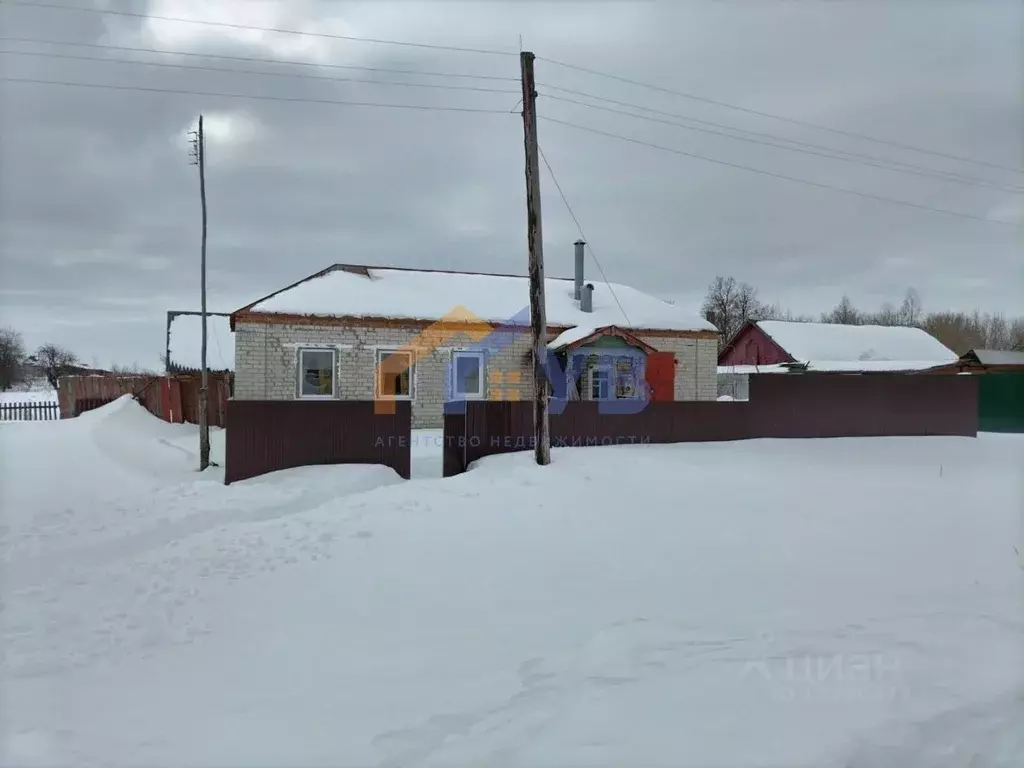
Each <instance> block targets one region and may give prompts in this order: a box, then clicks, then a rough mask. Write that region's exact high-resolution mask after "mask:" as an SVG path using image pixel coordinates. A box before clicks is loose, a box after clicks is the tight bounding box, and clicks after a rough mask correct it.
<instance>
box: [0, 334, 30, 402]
mask: <svg viewBox="0 0 1024 768" xmlns="http://www.w3.org/2000/svg"><path fill="white" fill-rule="evenodd" d="M24 363H25V342H24V341H23V340H22V338H21V334H20V333H18V332H17V331H16V330H14V329H13V328H0V391H3V390H7V389H10V388H11V386H12V385H14V384H17V383H18V382H19V381H21V378H22V372H23V368H22V366H23V365H24Z"/></svg>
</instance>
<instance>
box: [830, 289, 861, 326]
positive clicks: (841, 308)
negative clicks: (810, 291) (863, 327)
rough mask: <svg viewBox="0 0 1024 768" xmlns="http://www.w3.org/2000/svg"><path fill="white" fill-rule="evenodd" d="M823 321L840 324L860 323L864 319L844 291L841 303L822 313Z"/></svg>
mask: <svg viewBox="0 0 1024 768" xmlns="http://www.w3.org/2000/svg"><path fill="white" fill-rule="evenodd" d="M821 322H823V323H837V324H839V325H860V324H861V322H862V321H861V314H860V312H858V311H857V308H856V307H855V306H853V302H852V301H850V297H849V296H847V295H846V294H845V293H844V294H843V298H841V299H840V300H839V303H838V304H836V305H835V307H833V308H832V310H831V311H829V312H825V313H823V314H822V316H821Z"/></svg>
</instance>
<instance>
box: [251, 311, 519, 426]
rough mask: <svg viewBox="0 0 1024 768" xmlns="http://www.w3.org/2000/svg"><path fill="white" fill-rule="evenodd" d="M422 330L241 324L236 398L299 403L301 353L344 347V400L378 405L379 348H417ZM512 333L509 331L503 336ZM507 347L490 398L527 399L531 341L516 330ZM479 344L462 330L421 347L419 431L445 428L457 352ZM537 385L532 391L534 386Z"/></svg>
mask: <svg viewBox="0 0 1024 768" xmlns="http://www.w3.org/2000/svg"><path fill="white" fill-rule="evenodd" d="M421 333H422V329H421V328H419V327H408V328H405V327H401V326H393V327H346V326H315V325H305V324H303V325H292V324H279V325H276V324H263V323H238V324H236V326H235V394H234V397H235V399H237V400H292V399H295V397H296V393H297V362H298V350H299V349H300V348H308V347H318V346H321V347H328V348H334V349H336V350H337V353H338V354H337V360H338V370H337V371H336V372H335V377H336V381H337V389H338V393H337V394H338V398H339V399H342V400H372V399H373V397H374V367H375V364H376V350H377V349H378V348H386V349H394V348H399V347H403V346H405V345H407V344H414V343H415V340H416V339H417V337H419V336H420V334H421ZM502 333H504V332H502ZM501 344H502V347H501V349H500V350H498V351H496V352H493V353H489V354H488V356H487V371H486V385H487V390H488V396H489V397H492V398H493V399H498V400H506V399H508V400H515V399H519V398H520V397H522V398H526V397H528V396H529V395H528V394H527V393H528V392H531V391H532V380H531V376H532V373H531V368H530V358H529V352H530V337H529V334H526V333H509V335H508V336H506V337H505V338H504V339H502V340H501ZM472 346H473V340H472V339H471V338H470V337H469V335H468V334H465V333H458V334H455V335H453V337H452V338H451V339H450V340H446V342H445V344H444V345H443V346H439V347H438V348H436V349H433V350H429V349H426V342H425V341H424V346H423V347H422V348H420V350H419V352H418V355H417V360H416V365H415V368H414V371H413V377H414V384H413V388H414V394H415V398H414V400H413V404H412V424H413V428H415V429H420V428H439V427H441V426H442V424H443V421H444V412H443V411H444V400H445V398H446V390H447V381H446V377H447V376H448V371H449V363H450V361H451V352H452V350H453V349H459V348H469V347H472ZM526 387H529V389H526Z"/></svg>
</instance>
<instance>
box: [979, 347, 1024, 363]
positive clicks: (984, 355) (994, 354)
mask: <svg viewBox="0 0 1024 768" xmlns="http://www.w3.org/2000/svg"><path fill="white" fill-rule="evenodd" d="M971 354H973V355H974V356H975V357H976V358H978V362H979V363H981V364H982V365H1024V352H1015V351H1011V350H1007V349H972V350H971Z"/></svg>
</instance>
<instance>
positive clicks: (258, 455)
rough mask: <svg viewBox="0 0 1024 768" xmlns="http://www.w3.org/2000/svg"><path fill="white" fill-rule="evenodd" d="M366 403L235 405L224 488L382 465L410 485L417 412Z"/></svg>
mask: <svg viewBox="0 0 1024 768" xmlns="http://www.w3.org/2000/svg"><path fill="white" fill-rule="evenodd" d="M395 405H396V408H395V412H394V413H393V414H376V413H374V403H373V402H372V401H362V400H359V401H357V400H324V401H301V400H231V401H230V402H229V403H228V409H227V413H228V428H227V435H226V439H227V445H226V456H225V463H226V466H225V469H224V482H225V483H231V482H234V481H235V480H244V479H246V478H249V477H256V476H257V475H263V474H266V473H267V472H275V471H277V470H279V469H289V468H291V467H301V466H306V465H317V464H383V465H385V466H388V467H391V468H392V469H394V470H395V471H396V472H397V473H398V474H399V475H400V476H402V477H404V478H406V479H408V478H409V475H410V469H411V466H410V465H411V455H410V434H411V429H412V406H411V403H408V402H398V403H396V404H395Z"/></svg>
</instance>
